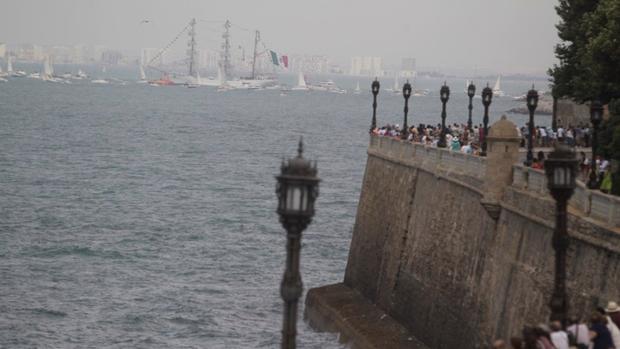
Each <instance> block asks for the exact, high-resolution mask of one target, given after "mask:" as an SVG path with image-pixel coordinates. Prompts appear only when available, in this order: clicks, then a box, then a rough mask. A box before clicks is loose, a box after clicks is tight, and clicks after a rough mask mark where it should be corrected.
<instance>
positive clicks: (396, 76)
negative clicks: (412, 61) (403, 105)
mask: <svg viewBox="0 0 620 349" xmlns="http://www.w3.org/2000/svg"><path fill="white" fill-rule="evenodd" d="M394 91H400V87H399V86H398V74H396V75H394Z"/></svg>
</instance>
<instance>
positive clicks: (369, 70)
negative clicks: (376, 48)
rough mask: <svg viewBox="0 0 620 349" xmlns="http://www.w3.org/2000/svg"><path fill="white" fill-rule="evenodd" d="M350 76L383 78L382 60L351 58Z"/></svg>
mask: <svg viewBox="0 0 620 349" xmlns="http://www.w3.org/2000/svg"><path fill="white" fill-rule="evenodd" d="M349 73H350V74H351V75H363V76H371V77H372V76H383V75H384V70H383V59H382V58H381V57H370V56H365V57H359V56H358V57H351V69H350V70H349Z"/></svg>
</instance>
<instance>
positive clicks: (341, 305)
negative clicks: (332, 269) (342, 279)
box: [304, 283, 428, 349]
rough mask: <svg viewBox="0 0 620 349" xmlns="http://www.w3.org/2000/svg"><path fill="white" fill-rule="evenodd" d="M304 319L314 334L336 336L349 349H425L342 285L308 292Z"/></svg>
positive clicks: (379, 310)
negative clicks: (320, 332) (314, 331)
mask: <svg viewBox="0 0 620 349" xmlns="http://www.w3.org/2000/svg"><path fill="white" fill-rule="evenodd" d="M413 316H415V315H414V314H412V317H413ZM304 318H305V319H306V320H308V322H309V324H310V326H311V327H312V328H314V329H316V330H318V331H326V332H337V333H339V334H340V342H341V343H347V344H348V345H349V347H350V348H352V349H385V348H390V349H405V348H406V349H428V347H427V346H425V345H424V344H422V343H421V342H420V341H418V340H417V339H416V338H415V337H413V335H412V334H411V332H409V331H408V330H407V329H406V328H404V327H403V326H402V325H400V324H399V323H398V322H396V321H395V320H394V319H393V318H392V317H390V316H389V315H387V314H386V313H385V312H383V311H382V310H381V309H379V308H377V307H376V306H375V305H374V304H372V303H370V301H368V300H367V299H366V298H364V297H363V296H362V295H361V294H360V293H359V292H357V291H355V290H354V289H352V288H349V287H347V286H346V285H344V284H342V283H339V284H334V285H328V286H323V287H317V288H313V289H311V290H310V291H308V294H307V296H306V310H305V313H304Z"/></svg>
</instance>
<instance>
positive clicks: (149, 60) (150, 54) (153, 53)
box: [140, 48, 165, 66]
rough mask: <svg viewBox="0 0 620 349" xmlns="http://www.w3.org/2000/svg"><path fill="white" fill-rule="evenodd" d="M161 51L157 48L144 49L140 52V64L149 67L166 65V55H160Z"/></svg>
mask: <svg viewBox="0 0 620 349" xmlns="http://www.w3.org/2000/svg"><path fill="white" fill-rule="evenodd" d="M160 51H161V50H160V49H157V48H143V49H142V51H141V52H140V64H142V65H143V66H148V65H152V66H161V65H164V63H165V61H164V55H165V53H162V54H161V55H159V52H160ZM158 55H159V56H158Z"/></svg>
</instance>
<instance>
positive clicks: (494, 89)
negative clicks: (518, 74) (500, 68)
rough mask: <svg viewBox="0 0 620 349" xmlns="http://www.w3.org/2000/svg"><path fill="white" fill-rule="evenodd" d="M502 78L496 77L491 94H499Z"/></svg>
mask: <svg viewBox="0 0 620 349" xmlns="http://www.w3.org/2000/svg"><path fill="white" fill-rule="evenodd" d="M501 81H502V76H501V75H500V76H498V77H497V81H495V86H493V92H499V91H501V90H502V87H501Z"/></svg>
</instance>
